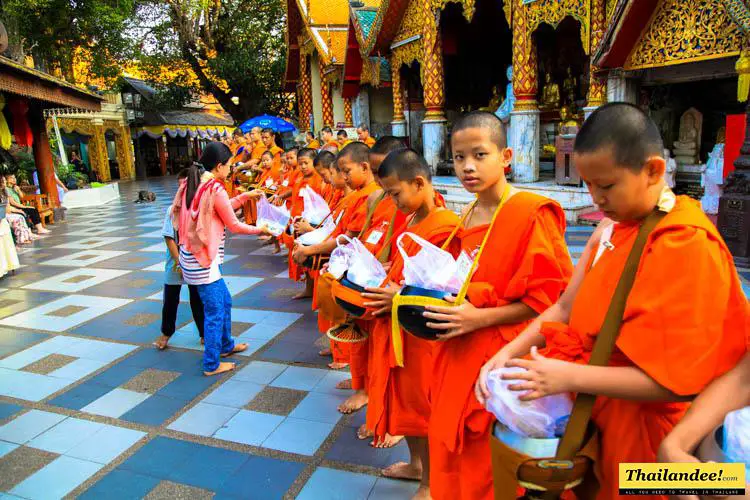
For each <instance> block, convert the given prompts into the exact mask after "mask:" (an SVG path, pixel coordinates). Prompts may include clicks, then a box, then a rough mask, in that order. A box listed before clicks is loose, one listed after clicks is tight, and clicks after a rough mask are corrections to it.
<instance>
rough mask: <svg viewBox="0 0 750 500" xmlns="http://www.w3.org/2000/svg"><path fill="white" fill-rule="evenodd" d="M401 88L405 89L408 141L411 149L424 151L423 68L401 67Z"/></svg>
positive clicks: (413, 64)
mask: <svg viewBox="0 0 750 500" xmlns="http://www.w3.org/2000/svg"><path fill="white" fill-rule="evenodd" d="M400 71H401V88H402V89H404V93H405V96H404V116H405V117H406V134H407V135H406V140H407V143H408V145H409V147H411V148H414V149H416V150H417V151H421V150H422V120H423V119H424V115H425V109H424V90H423V87H422V77H421V73H422V70H421V66H420V65H419V63H418V62H412V63H411V64H410V65H409V66H406V65H403V66H401V70H400Z"/></svg>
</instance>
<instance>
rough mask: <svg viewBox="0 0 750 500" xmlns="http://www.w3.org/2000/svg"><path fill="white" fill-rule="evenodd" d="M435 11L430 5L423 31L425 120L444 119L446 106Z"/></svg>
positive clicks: (427, 9) (441, 47)
mask: <svg viewBox="0 0 750 500" xmlns="http://www.w3.org/2000/svg"><path fill="white" fill-rule="evenodd" d="M439 15H440V11H435V10H433V9H432V8H430V7H429V6H428V5H426V6H425V9H424V24H423V29H422V49H423V50H424V56H423V61H424V64H422V68H423V69H422V89H423V90H424V107H425V111H426V112H425V118H443V117H444V116H445V114H444V109H443V108H444V106H445V88H444V81H443V76H444V75H443V44H442V41H441V38H440V30H439V29H438V25H437V17H438V16H439Z"/></svg>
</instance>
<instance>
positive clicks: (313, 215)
mask: <svg viewBox="0 0 750 500" xmlns="http://www.w3.org/2000/svg"><path fill="white" fill-rule="evenodd" d="M299 194H300V196H301V197H302V201H303V203H304V208H303V209H302V218H303V219H305V220H306V221H307V222H309V223H310V225H311V226H319V225H320V224H321V223H322V222H323V221H325V220H326V217H328V216H329V215H330V213H331V209H330V207H329V206H328V203H326V200H324V199H323V197H322V196H320V195H319V194H318V193H316V192H315V190H314V189H312V188H311V187H310V186H305V187H303V188H302V189H300V192H299ZM329 234H330V233H329Z"/></svg>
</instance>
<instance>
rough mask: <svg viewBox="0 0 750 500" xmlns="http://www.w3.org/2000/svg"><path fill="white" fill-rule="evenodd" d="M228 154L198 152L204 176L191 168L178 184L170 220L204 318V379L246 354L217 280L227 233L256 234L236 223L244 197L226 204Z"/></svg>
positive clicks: (214, 148)
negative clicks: (230, 359) (235, 356)
mask: <svg viewBox="0 0 750 500" xmlns="http://www.w3.org/2000/svg"><path fill="white" fill-rule="evenodd" d="M231 158H232V152H231V151H230V150H229V148H228V147H227V146H226V145H225V144H222V143H220V142H211V143H209V144H208V146H206V148H205V149H204V150H203V155H202V156H201V159H200V163H201V164H202V166H203V168H205V170H206V172H205V173H204V174H203V177H202V178H201V171H200V169H199V167H197V166H192V167H190V169H189V173H188V177H187V179H185V180H182V181H180V187H179V189H178V190H177V195H176V196H175V199H174V209H173V210H172V217H173V219H174V225H175V227H177V228H178V229H177V230H178V233H179V242H180V269H181V270H182V276H183V278H184V280H185V283H187V284H188V285H196V286H197V289H198V295H199V296H200V298H201V301H202V302H203V308H204V312H205V321H204V332H205V349H204V351H203V373H204V374H205V375H207V376H210V375H217V374H219V373H224V372H227V371H230V370H233V369H234V366H235V365H234V363H225V362H221V358H225V357H227V356H231V355H232V354H236V353H238V352H242V351H244V350H246V349H247V344H235V342H234V339H233V338H232V297H231V296H230V295H229V290H228V289H227V285H226V283H224V280H223V279H222V277H221V264H222V263H223V262H224V242H225V240H226V231H225V230H226V229H229V230H230V231H231V232H232V233H239V234H259V233H261V232H262V231H261V230H260V229H258V228H256V227H255V226H249V225H247V224H243V223H242V222H240V221H239V220H237V216H236V215H235V214H234V211H235V210H236V209H238V208H239V207H241V206H242V204H243V203H244V202H245V201H246V200H247V199H248V197H247V195H248V193H243V194H241V195H239V196H235V197H234V198H232V199H231V200H230V199H229V195H227V191H226V189H225V187H224V181H225V180H226V179H227V177H229V175H230V174H231V166H230V165H229V162H230V160H231Z"/></svg>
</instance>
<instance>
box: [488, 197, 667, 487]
mask: <svg viewBox="0 0 750 500" xmlns="http://www.w3.org/2000/svg"><path fill="white" fill-rule="evenodd" d="M665 215H666V214H665V212H662V211H657V210H655V211H654V212H652V213H651V214H649V215H648V216H647V217H646V219H645V220H644V222H643V224H642V225H641V227H640V229H639V230H638V234H637V236H636V239H635V242H634V243H633V247H632V248H631V250H630V253H629V254H628V258H627V260H626V261H625V267H624V268H623V271H622V274H621V275H620V279H619V280H618V282H617V287H616V288H615V291H614V294H613V296H612V301H611V302H610V304H609V308H608V309H607V313H606V315H605V316H604V321H603V323H602V327H601V329H600V330H599V334H598V335H597V337H596V341H595V342H594V347H593V349H592V352H591V358H590V360H589V365H592V366H606V365H607V364H608V363H609V358H610V356H611V354H612V351H613V349H614V347H615V342H616V340H617V336H618V334H619V332H620V327H621V326H622V320H623V314H624V313H625V305H626V303H627V299H628V296H629V295H630V291H631V289H632V288H633V284H634V283H635V275H636V272H637V271H638V266H639V265H640V261H641V256H642V255H643V250H644V249H645V247H646V242H647V241H648V237H649V235H650V234H651V232H652V231H653V229H654V228H655V227H656V225H657V224H658V223H659V221H661V219H662V218H664V216H665ZM595 402H596V396H595V395H592V394H585V393H579V394H578V395H577V396H576V400H575V403H574V404H573V411H572V412H571V415H570V419H569V420H568V425H567V426H566V428H565V432H564V433H563V436H562V438H561V439H560V442H559V444H558V447H557V452H556V454H555V456H554V458H543V459H530V460H525V461H521V463H520V465H519V466H518V469H517V472H516V474H517V475H516V480H517V484H518V485H520V486H523V487H525V488H526V489H527V490H530V491H533V492H535V493H536V495H535V496H538V497H539V498H543V499H544V500H554V499H557V498H559V496H560V494H561V493H562V492H563V491H565V490H568V489H572V488H574V487H576V486H578V485H580V484H581V483H583V481H584V479H586V477H587V475H589V477H591V476H590V473H591V472H592V471H591V465H592V462H593V457H595V456H596V453H595V452H594V453H591V449H592V447H593V446H595V444H596V443H593V442H591V441H592V440H591V436H592V433H591V431H590V428H589V423H590V420H591V413H592V410H593V408H594V403H595ZM587 437H588V438H589V442H588V443H586V446H585V447H584V442H585V440H586V438H587ZM490 440H491V442H490V448H491V453H492V462H493V464H492V466H493V478H494V480H495V498H496V499H504V498H507V493H508V491H509V488H510V485H509V484H508V476H507V470H508V464H507V461H508V457H509V454H508V451H510V452H511V453H512V454H515V455H520V454H518V453H517V452H515V451H513V450H509V449H508V447H507V445H505V444H503V443H501V442H500V441H499V440H498V439H497V438H495V437H494V436H492V435H491V437H490ZM582 447H584V448H586V451H582ZM503 461H506V463H505V464H503V463H502V462H503ZM503 472H506V473H505V474H503ZM587 493H589V491H584V492H583V494H581V492H578V491H577V492H576V494H577V496H579V498H586V497H587V496H588V495H587Z"/></svg>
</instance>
